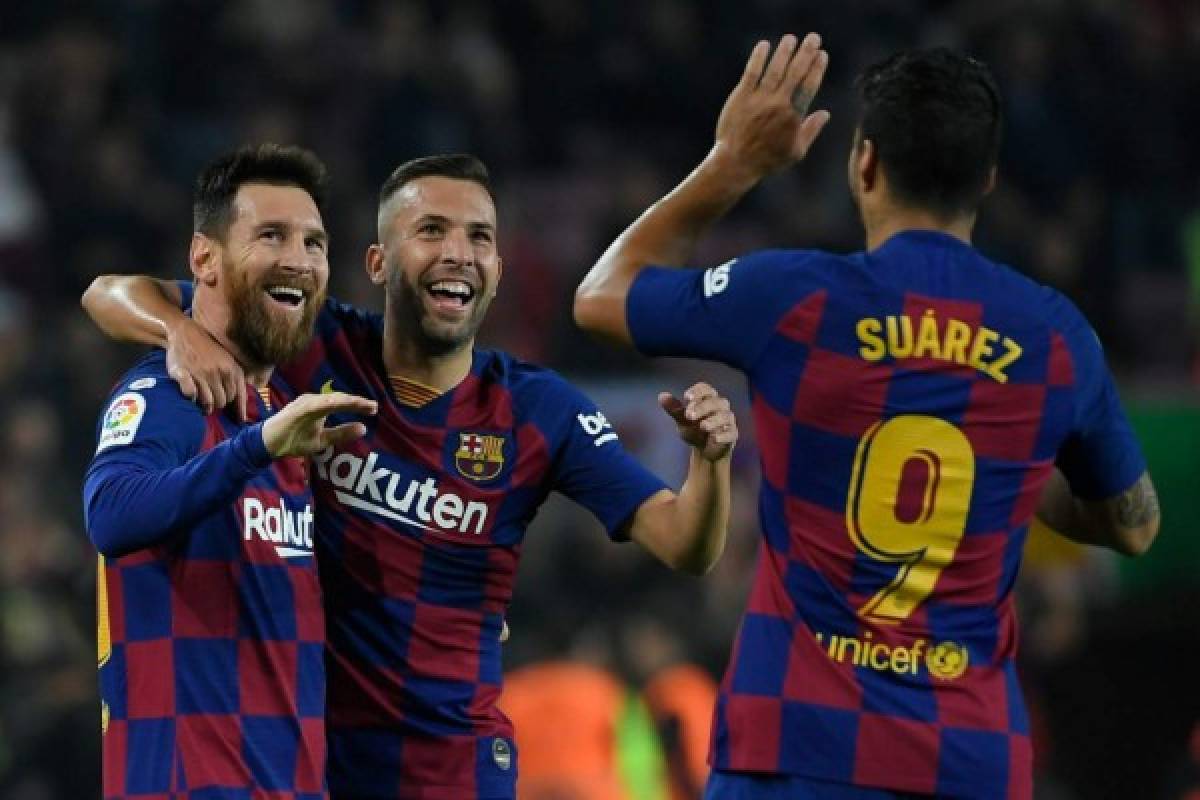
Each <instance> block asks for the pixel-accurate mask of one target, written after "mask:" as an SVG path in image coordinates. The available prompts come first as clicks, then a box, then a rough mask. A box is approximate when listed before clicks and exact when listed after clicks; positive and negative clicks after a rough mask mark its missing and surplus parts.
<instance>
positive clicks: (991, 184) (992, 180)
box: [983, 164, 996, 197]
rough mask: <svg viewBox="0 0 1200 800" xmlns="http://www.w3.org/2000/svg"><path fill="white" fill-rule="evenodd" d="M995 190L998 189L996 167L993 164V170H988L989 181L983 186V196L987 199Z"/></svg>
mask: <svg viewBox="0 0 1200 800" xmlns="http://www.w3.org/2000/svg"><path fill="white" fill-rule="evenodd" d="M995 188H996V165H995V164H993V165H992V168H991V169H990V170H988V176H987V181H986V182H985V183H984V184H983V196H984V197H987V196H988V195H989V194H991V193H992V190H993V189H995Z"/></svg>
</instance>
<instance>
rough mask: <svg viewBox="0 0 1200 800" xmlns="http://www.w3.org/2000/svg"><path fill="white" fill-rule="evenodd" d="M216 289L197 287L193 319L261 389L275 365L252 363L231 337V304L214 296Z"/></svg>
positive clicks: (248, 378)
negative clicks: (229, 332)
mask: <svg viewBox="0 0 1200 800" xmlns="http://www.w3.org/2000/svg"><path fill="white" fill-rule="evenodd" d="M214 291H215V290H209V289H208V288H207V287H203V286H197V287H196V296H195V298H194V299H193V300H192V319H193V320H194V321H195V322H196V324H197V325H199V326H200V327H201V328H203V329H204V330H205V331H207V332H208V335H209V336H211V337H213V338H214V339H216V340H217V344H219V345H221V346H222V347H224V348H225V349H226V350H227V351H228V352H229V354H230V355H232V356H233V357H234V359H235V360H236V361H237V362H238V364H240V365H241V367H242V372H243V373H244V374H245V376H246V383H249V384H250V385H251V386H254V387H256V388H259V389H261V388H262V387H264V386H266V385H267V381H269V380H271V371H272V369H273V366H272V365H269V364H268V365H266V366H264V365H262V364H254V363H251V361H250V359H248V358H247V357H246V354H245V353H243V352H242V349H241V348H240V347H238V346H237V345H236V344H235V343H234V342H233V340H232V339H230V338H229V334H228V333H227V331H228V330H229V321H230V314H231V311H230V308H229V304H228V303H225V302H223V301H221V300H219V299H218V298H216V297H214V296H213V295H214Z"/></svg>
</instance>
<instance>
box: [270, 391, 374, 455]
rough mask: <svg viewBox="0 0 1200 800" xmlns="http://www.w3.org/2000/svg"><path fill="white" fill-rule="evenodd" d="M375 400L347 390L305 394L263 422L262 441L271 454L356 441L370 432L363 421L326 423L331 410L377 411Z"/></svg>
mask: <svg viewBox="0 0 1200 800" xmlns="http://www.w3.org/2000/svg"><path fill="white" fill-rule="evenodd" d="M377 408H378V405H377V403H376V402H375V401H374V400H368V399H367V398H365V397H359V396H358V395H353V394H345V393H344V392H330V393H328V394H302V395H300V396H299V397H297V398H296V399H295V400H293V401H292V402H290V403H288V404H287V405H286V406H284V407H283V408H282V409H280V410H279V413H277V414H275V415H274V416H273V417H271V418H270V419H269V420H267V421H266V423H265V424H264V425H263V430H262V435H263V442H264V443H265V444H266V446H267V452H268V453H270V454H271V457H272V458H282V457H283V456H310V455H314V454H316V453H319V452H321V451H322V450H324V449H325V448H327V447H329V446H331V445H339V444H345V443H346V442H351V441H354V440H355V439H358V438H359V437H361V436H363V435H364V434H366V432H367V426H366V425H364V424H362V423H361V422H346V423H343V424H341V425H334V426H332V427H329V428H326V427H325V418H326V417H328V416H329V415H330V414H339V413H343V414H374V413H375V412H376V410H377Z"/></svg>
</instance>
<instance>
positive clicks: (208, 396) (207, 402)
mask: <svg viewBox="0 0 1200 800" xmlns="http://www.w3.org/2000/svg"><path fill="white" fill-rule="evenodd" d="M193 380H194V381H195V384H196V402H197V403H199V404H200V408H202V409H204V413H205V415H208V414H211V413H213V408H214V406H213V396H212V391H210V390H209V388H208V384H207V383H205V382H204V381H201V380H195V379H194V378H193Z"/></svg>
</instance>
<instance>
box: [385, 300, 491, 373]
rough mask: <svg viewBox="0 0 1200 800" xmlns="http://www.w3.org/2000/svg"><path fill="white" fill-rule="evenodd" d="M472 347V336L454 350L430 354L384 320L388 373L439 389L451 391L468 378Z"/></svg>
mask: <svg viewBox="0 0 1200 800" xmlns="http://www.w3.org/2000/svg"><path fill="white" fill-rule="evenodd" d="M389 317H390V315H389ZM474 349H475V340H474V339H471V340H470V341H468V342H467V343H466V344H464V345H463V346H462V347H460V348H458V349H457V350H454V351H452V352H449V353H440V354H437V355H431V354H430V353H428V352H427V351H426V350H425V349H423V348H422V347H421V345H420V342H418V341H417V340H416V339H415V338H413V337H411V336H406V335H404V332H402V331H401V330H400V329H399V327H398V326H396V325H393V324H392V323H391V321H390V319H389V320H387V321H385V322H384V328H383V366H384V368H385V369H387V373H388V375H394V376H398V377H401V378H408V379H409V380H412V381H416V382H418V383H423V384H425V385H426V386H429V387H431V388H434V389H437V390H438V391H440V392H448V391H450V390H451V389H453V388H454V387H455V386H458V385H459V384H460V383H462V382H463V379H464V378H466V377H467V374H468V373H469V372H470V371H471V359H472V357H473V354H474Z"/></svg>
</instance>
